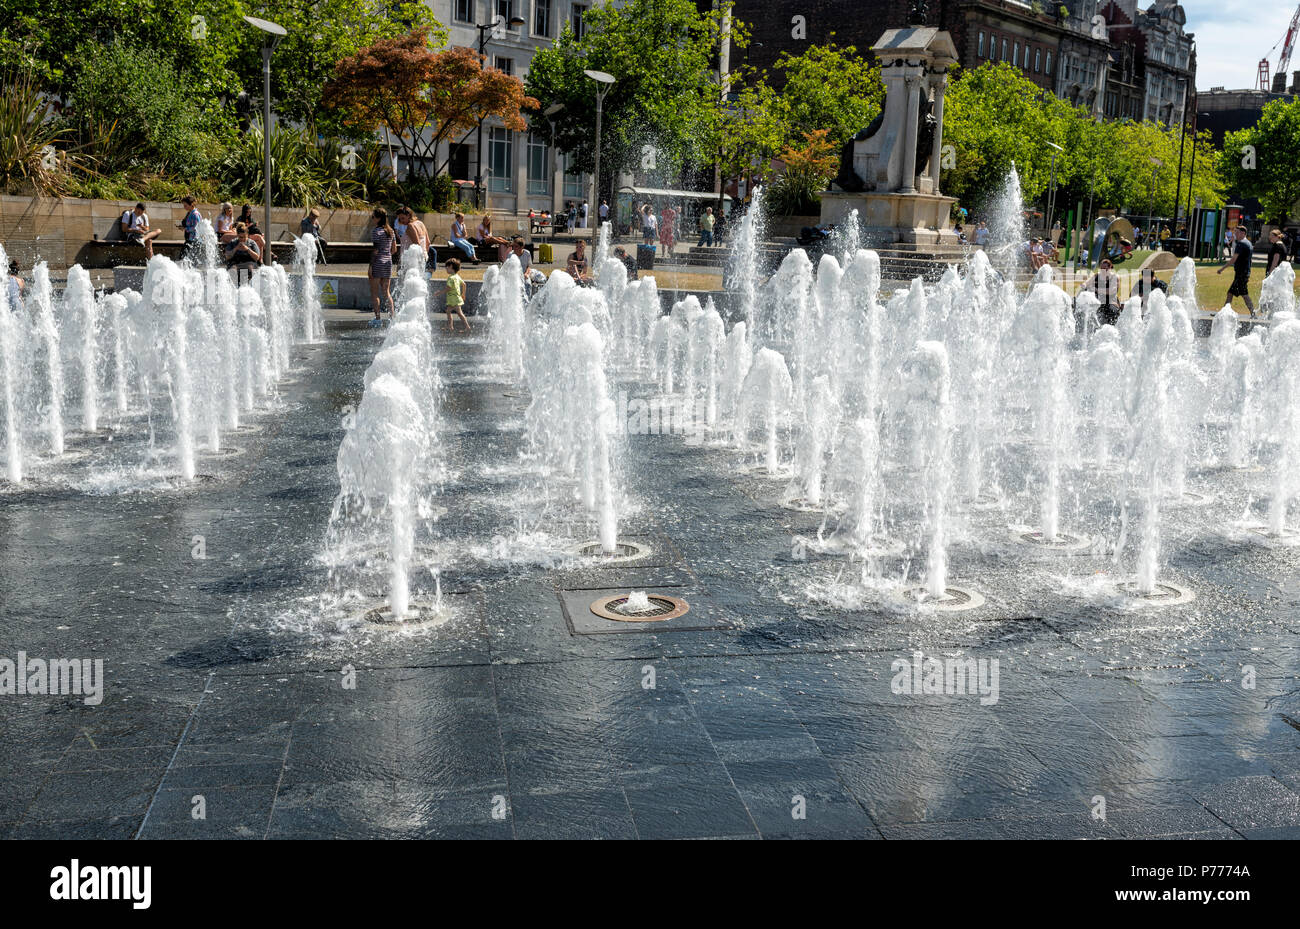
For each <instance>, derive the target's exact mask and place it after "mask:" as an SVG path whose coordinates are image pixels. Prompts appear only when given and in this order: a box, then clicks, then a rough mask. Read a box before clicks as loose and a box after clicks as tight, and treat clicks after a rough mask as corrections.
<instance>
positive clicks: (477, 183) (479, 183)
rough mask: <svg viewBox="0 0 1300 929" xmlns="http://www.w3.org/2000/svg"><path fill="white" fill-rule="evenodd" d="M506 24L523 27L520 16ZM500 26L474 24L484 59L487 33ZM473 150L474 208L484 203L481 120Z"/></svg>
mask: <svg viewBox="0 0 1300 929" xmlns="http://www.w3.org/2000/svg"><path fill="white" fill-rule="evenodd" d="M506 22H507V24H508V25H511V26H523V25H525V23H524V20H523V17H522V16H511V17H510V19H508V20H506ZM500 25H501V19H500V18H499V17H498V18H497V19H494V20H492V22H490V23H488V24H487V25H479V24H478V23H475V24H474V28H475V29H477V30H478V53H479V54H480V55H482V56H483V58H484V59H486V58H487V53H486V51H485V49H486V48H487V37H488V33H490V32H491V31H492V30H493V29H495V28H496V27H497V26H500ZM474 148H475V151H476V152H477V153H478V167H477V168H475V171H474V206H475V207H480V206H482V205H483V203H484V201H482V200H480V197H481V196H482V191H483V120H481V119H480V120H479V121H478V141H477V142H475V144H474Z"/></svg>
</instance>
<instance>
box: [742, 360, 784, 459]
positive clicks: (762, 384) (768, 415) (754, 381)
mask: <svg viewBox="0 0 1300 929" xmlns="http://www.w3.org/2000/svg"><path fill="white" fill-rule="evenodd" d="M793 408H794V383H793V381H792V380H791V379H790V370H789V369H788V368H787V367H786V366H785V358H783V357H782V356H781V353H780V352H776V351H773V350H772V349H770V348H760V349H759V350H758V353H757V354H756V355H755V356H754V362H753V365H752V366H751V367H750V369H749V373H748V375H747V376H746V378H745V385H744V388H743V389H742V392H741V401H740V410H739V413H738V416H737V427H736V433H737V435H738V436H739V437H741V438H742V439H743V438H744V437H745V436H747V435H748V434H749V430H750V429H751V428H752V426H753V425H754V423H755V422H761V423H762V424H763V426H764V427H765V441H764V455H763V466H764V468H765V469H766V471H767V473H768V474H776V473H778V471H779V470H780V464H781V456H780V451H779V448H778V436H779V430H780V427H781V420H782V418H783V417H784V416H785V415H787V414H788V413H789V412H790V411H791V410H792V409H793Z"/></svg>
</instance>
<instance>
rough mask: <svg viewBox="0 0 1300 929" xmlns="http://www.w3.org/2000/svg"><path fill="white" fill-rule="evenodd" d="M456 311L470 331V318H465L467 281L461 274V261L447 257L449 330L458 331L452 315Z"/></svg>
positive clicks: (466, 329) (467, 330)
mask: <svg viewBox="0 0 1300 929" xmlns="http://www.w3.org/2000/svg"><path fill="white" fill-rule="evenodd" d="M453 313H455V314H456V315H457V316H459V317H460V321H461V322H462V323H464V324H465V331H466V332H469V320H468V319H466V318H465V282H464V281H463V280H462V279H461V276H460V261H459V260H457V259H455V258H448V259H447V331H448V332H455V331H456V321H455V319H454V318H453V317H452V314H453Z"/></svg>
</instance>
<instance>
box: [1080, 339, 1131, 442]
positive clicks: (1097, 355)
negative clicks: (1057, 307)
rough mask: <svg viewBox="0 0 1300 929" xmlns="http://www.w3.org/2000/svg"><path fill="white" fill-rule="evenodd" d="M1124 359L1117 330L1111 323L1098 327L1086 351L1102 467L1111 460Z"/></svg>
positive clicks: (1120, 398) (1122, 380)
mask: <svg viewBox="0 0 1300 929" xmlns="http://www.w3.org/2000/svg"><path fill="white" fill-rule="evenodd" d="M1126 367H1127V362H1126V361H1125V359H1124V353H1123V352H1122V351H1121V350H1120V347H1119V333H1118V332H1117V331H1116V330H1115V327H1114V326H1102V327H1101V328H1100V329H1098V330H1097V336H1096V339H1095V340H1094V342H1093V347H1092V351H1091V352H1089V353H1088V382H1089V388H1090V389H1089V395H1090V396H1091V398H1092V412H1093V420H1094V423H1095V429H1096V440H1097V443H1096V456H1095V457H1096V462H1097V464H1098V465H1100V466H1102V467H1105V466H1106V465H1107V464H1109V462H1110V456H1111V443H1112V436H1113V434H1114V429H1115V428H1116V423H1115V419H1116V417H1117V416H1118V415H1120V413H1121V411H1122V410H1123V408H1124V374H1125V369H1126Z"/></svg>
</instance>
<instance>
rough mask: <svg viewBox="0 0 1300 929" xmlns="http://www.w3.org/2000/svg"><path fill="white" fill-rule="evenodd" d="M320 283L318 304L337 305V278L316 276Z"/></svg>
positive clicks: (323, 305) (324, 305) (317, 281)
mask: <svg viewBox="0 0 1300 929" xmlns="http://www.w3.org/2000/svg"><path fill="white" fill-rule="evenodd" d="M316 283H317V284H319V285H320V305H321V306H322V307H329V306H332V307H337V306H338V305H339V282H338V279H337V278H319V277H318V278H316Z"/></svg>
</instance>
